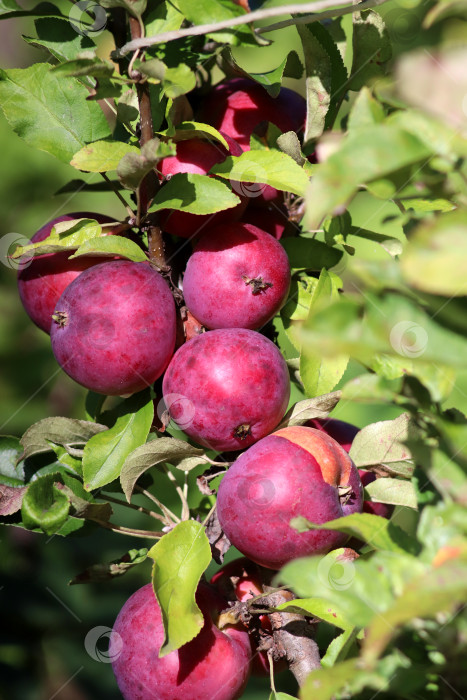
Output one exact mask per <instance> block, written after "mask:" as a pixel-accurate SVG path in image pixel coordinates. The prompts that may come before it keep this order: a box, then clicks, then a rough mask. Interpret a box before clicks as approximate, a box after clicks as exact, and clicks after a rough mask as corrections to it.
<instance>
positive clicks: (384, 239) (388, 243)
mask: <svg viewBox="0 0 467 700" xmlns="http://www.w3.org/2000/svg"><path fill="white" fill-rule="evenodd" d="M348 235H349V236H358V237H359V238H365V239H366V240H368V241H374V242H375V243H379V245H380V246H381V247H382V248H384V250H385V251H386V252H387V253H389V255H392V256H394V255H400V254H401V253H402V247H403V246H402V242H401V241H400V240H399V239H398V238H394V237H393V236H388V235H387V234H384V233H376V232H375V231H369V230H368V229H366V228H360V227H359V226H350V227H349V230H348Z"/></svg>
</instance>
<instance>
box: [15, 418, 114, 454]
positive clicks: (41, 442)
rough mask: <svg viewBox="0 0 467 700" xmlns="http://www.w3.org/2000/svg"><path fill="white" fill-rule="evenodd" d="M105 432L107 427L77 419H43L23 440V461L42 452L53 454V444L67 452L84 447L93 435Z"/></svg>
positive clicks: (31, 428) (29, 430) (32, 427)
mask: <svg viewBox="0 0 467 700" xmlns="http://www.w3.org/2000/svg"><path fill="white" fill-rule="evenodd" d="M104 430H107V426H105V425H100V424H99V423H91V422H89V421H85V420H76V419H75V418H61V417H55V418H43V419H42V420H40V421H39V422H38V423H34V425H31V427H30V428H28V429H27V430H26V432H25V433H24V435H23V437H22V438H21V444H22V446H23V448H24V453H23V455H22V456H23V459H26V458H27V457H31V456H32V455H35V454H40V453H42V452H51V451H52V447H51V445H50V443H51V442H52V443H54V444H55V445H62V447H64V448H65V449H67V450H68V449H69V448H73V447H77V446H80V445H84V444H86V443H87V442H88V440H89V439H90V438H91V437H92V436H93V435H96V434H97V433H101V432H102V431H104Z"/></svg>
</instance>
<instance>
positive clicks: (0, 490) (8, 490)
mask: <svg viewBox="0 0 467 700" xmlns="http://www.w3.org/2000/svg"><path fill="white" fill-rule="evenodd" d="M27 489H28V487H27V486H6V485H5V484H2V483H0V515H13V513H17V512H18V510H21V504H22V502H23V497H24V494H25V493H26V491H27Z"/></svg>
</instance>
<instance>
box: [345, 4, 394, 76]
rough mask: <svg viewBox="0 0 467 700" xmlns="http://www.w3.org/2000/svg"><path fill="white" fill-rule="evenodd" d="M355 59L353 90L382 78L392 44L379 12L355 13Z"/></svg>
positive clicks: (353, 64)
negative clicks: (383, 66)
mask: <svg viewBox="0 0 467 700" xmlns="http://www.w3.org/2000/svg"><path fill="white" fill-rule="evenodd" d="M352 48H353V61H352V70H351V73H350V78H349V85H348V87H349V86H350V89H351V90H360V89H361V88H362V87H363V86H364V85H365V84H368V83H369V82H372V81H373V80H374V79H375V78H381V77H382V76H383V75H384V70H383V68H382V67H381V64H384V63H386V61H388V60H389V59H390V58H391V55H392V45H391V40H390V38H389V35H388V32H387V31H386V26H385V24H384V20H383V18H382V17H381V15H380V14H379V13H378V12H374V11H373V10H366V11H365V12H354V13H353V38H352Z"/></svg>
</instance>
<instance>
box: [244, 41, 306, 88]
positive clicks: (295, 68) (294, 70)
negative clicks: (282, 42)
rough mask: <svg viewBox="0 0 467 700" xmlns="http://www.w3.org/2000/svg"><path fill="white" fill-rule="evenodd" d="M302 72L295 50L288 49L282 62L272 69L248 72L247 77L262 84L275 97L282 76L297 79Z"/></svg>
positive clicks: (280, 84)
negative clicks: (261, 71)
mask: <svg viewBox="0 0 467 700" xmlns="http://www.w3.org/2000/svg"><path fill="white" fill-rule="evenodd" d="M302 74H303V66H302V63H301V61H300V59H299V57H298V54H297V52H296V51H290V52H289V53H288V54H287V56H286V58H284V60H283V61H282V63H281V64H280V65H279V66H278V67H277V68H274V70H270V71H266V72H265V73H250V72H249V73H248V77H249V78H251V79H252V80H255V81H256V82H257V83H259V84H260V85H262V86H263V87H264V89H265V90H266V91H267V92H268V93H269V94H270V95H271V97H277V96H278V95H279V92H280V90H281V86H282V79H283V77H284V76H285V77H289V78H295V79H296V80H298V79H299V78H301V77H302Z"/></svg>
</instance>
